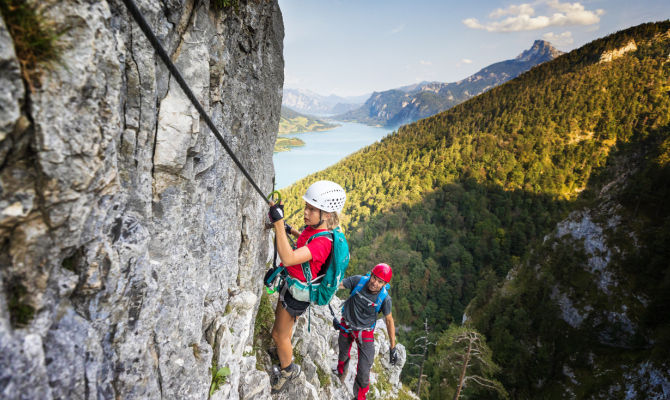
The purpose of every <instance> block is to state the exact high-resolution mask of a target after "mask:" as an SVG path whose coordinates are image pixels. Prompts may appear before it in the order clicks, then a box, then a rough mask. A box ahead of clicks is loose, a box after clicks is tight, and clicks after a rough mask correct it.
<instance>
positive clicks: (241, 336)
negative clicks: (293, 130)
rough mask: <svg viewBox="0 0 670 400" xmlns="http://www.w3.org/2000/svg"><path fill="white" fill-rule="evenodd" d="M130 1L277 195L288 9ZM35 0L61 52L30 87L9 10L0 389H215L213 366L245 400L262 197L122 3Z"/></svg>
mask: <svg viewBox="0 0 670 400" xmlns="http://www.w3.org/2000/svg"><path fill="white" fill-rule="evenodd" d="M35 3H37V2H35ZM137 3H138V7H139V8H140V10H141V11H142V13H143V15H144V16H145V18H146V19H147V21H148V23H149V25H150V26H151V27H152V29H153V30H154V31H155V32H156V34H157V36H158V37H159V39H160V40H161V42H162V43H163V44H164V45H165V47H166V49H167V51H168V54H170V57H171V59H172V60H173V61H174V62H175V64H176V65H177V67H178V68H179V69H180V71H181V72H182V75H183V76H184V78H185V79H186V81H187V82H188V83H189V85H190V86H191V88H192V89H193V91H194V93H195V95H196V97H197V98H198V99H199V101H200V102H201V103H202V104H203V106H204V108H205V109H206V110H207V111H208V112H209V113H210V115H211V116H212V118H213V120H214V122H215V124H216V125H217V126H218V128H219V131H220V132H221V133H222V135H223V136H224V138H225V140H226V141H227V143H228V145H229V146H230V147H231V148H232V150H233V151H234V152H235V153H236V155H237V156H238V158H239V159H240V161H241V162H242V164H243V165H245V166H246V168H247V169H248V170H249V173H250V174H251V176H252V177H254V180H255V181H256V182H257V183H258V185H259V186H260V187H261V188H262V189H263V190H267V191H268V192H270V190H271V189H272V177H273V175H274V173H273V166H272V149H273V145H274V141H275V137H276V129H277V125H278V121H279V111H280V104H281V89H282V84H283V57H282V50H283V48H282V46H283V45H282V40H283V34H284V33H283V23H282V18H281V13H280V10H279V7H278V4H277V2H276V1H262V2H245V1H241V2H239V4H238V5H237V6H232V7H229V8H225V9H223V10H217V9H215V8H214V7H213V6H210V3H209V2H206V1H205V2H199V1H194V0H166V1H160V2H157V1H149V0H137ZM236 3H237V2H236ZM40 7H41V11H42V12H43V15H44V17H45V18H46V19H47V20H49V21H50V22H51V23H53V24H54V25H55V28H56V30H57V31H59V32H60V31H63V32H64V33H63V35H62V36H61V41H62V44H63V51H62V58H61V61H60V62H59V63H56V64H54V66H53V67H52V68H51V69H50V70H49V71H47V72H46V73H45V74H44V76H43V77H42V80H41V82H40V84H39V85H36V86H35V89H34V90H33V91H28V90H25V88H26V85H25V84H24V82H23V81H22V79H21V73H20V69H19V63H18V61H17V59H16V56H15V53H14V49H13V42H12V39H11V37H10V36H9V34H8V31H7V28H6V26H5V23H4V21H0V65H1V66H2V67H1V68H0V105H1V106H0V248H1V251H0V274H1V279H2V285H0V397H2V398H7V399H15V398H26V399H51V398H90V397H95V398H105V399H106V398H110V399H111V398H124V399H125V398H127V399H136V398H163V397H164V398H179V399H189V398H194V399H204V398H207V397H208V393H209V389H210V383H211V381H212V378H211V373H210V367H211V365H212V362H213V361H214V362H215V363H217V364H218V365H219V366H227V367H228V368H229V369H230V371H231V373H230V375H229V376H228V377H227V380H226V384H225V385H224V387H223V388H222V389H221V390H220V391H219V393H223V394H224V398H230V399H236V398H240V397H243V398H252V397H253V396H250V394H249V393H248V392H244V393H243V392H242V391H241V390H240V387H243V386H244V385H243V384H244V382H246V381H247V380H248V379H250V378H253V377H255V376H259V375H263V376H265V377H267V374H264V373H262V372H260V371H257V370H256V369H255V357H249V356H246V355H245V354H244V350H245V347H246V346H247V345H248V344H250V343H251V340H252V334H253V322H254V319H255V313H256V310H257V307H258V299H259V294H260V290H261V287H260V286H261V282H260V280H259V278H258V277H259V276H262V270H263V269H264V268H265V261H266V259H267V244H266V241H267V231H266V230H265V228H264V220H263V217H264V215H265V207H266V206H265V203H264V201H263V199H262V198H261V197H260V196H259V195H258V194H257V193H255V192H254V191H253V190H252V188H251V185H250V184H249V183H248V182H247V181H246V180H245V178H244V177H243V175H242V174H241V173H240V171H239V170H238V168H237V167H236V166H235V165H234V164H233V162H232V161H231V159H230V157H229V156H228V155H227V154H225V152H224V151H223V148H222V147H221V146H220V145H219V143H217V142H216V140H215V139H214V137H213V136H212V134H211V132H209V129H208V128H207V127H206V126H205V124H204V123H202V122H203V121H202V120H201V118H200V116H199V115H198V114H197V112H196V111H195V108H194V107H193V106H192V105H191V104H190V103H189V101H188V100H187V98H186V96H185V95H184V94H183V93H182V91H181V89H180V88H179V87H178V85H177V84H176V82H175V81H174V79H173V78H171V76H170V75H169V73H168V72H167V69H166V68H165V66H164V65H163V64H162V63H161V62H160V61H159V60H158V59H157V57H156V56H155V55H154V51H153V50H152V48H151V46H150V44H149V42H148V41H147V39H146V38H145V37H144V35H143V34H142V32H141V31H140V29H139V28H138V27H137V25H136V24H135V23H134V22H133V21H132V20H131V18H130V16H129V14H128V13H127V10H126V8H125V6H124V5H123V3H121V2H118V1H72V0H62V1H48V2H40ZM66 28H67V29H66ZM266 379H267V378H266Z"/></svg>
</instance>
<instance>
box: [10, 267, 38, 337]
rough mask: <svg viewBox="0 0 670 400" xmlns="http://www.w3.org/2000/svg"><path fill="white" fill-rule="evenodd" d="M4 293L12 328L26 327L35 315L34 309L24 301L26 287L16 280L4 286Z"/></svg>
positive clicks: (26, 292)
mask: <svg viewBox="0 0 670 400" xmlns="http://www.w3.org/2000/svg"><path fill="white" fill-rule="evenodd" d="M5 293H6V296H7V309H8V310H9V321H10V322H11V324H12V326H13V327H15V328H22V327H24V326H26V325H28V323H29V322H30V321H31V320H32V319H33V316H34V315H35V308H34V307H33V306H32V305H30V304H28V302H27V301H26V296H27V295H28V290H27V289H26V287H25V286H23V284H22V283H21V282H20V281H19V280H18V279H15V280H11V281H9V282H7V283H6V284H5Z"/></svg>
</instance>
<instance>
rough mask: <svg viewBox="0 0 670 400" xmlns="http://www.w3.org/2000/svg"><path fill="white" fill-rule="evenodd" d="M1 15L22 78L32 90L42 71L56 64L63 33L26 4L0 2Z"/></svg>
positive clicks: (18, 0)
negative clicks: (12, 42) (10, 38)
mask: <svg viewBox="0 0 670 400" xmlns="http://www.w3.org/2000/svg"><path fill="white" fill-rule="evenodd" d="M0 13H2V18H3V20H4V21H5V24H6V25H7V29H8V30H9V33H10V35H11V36H12V40H13V41H14V50H15V51H16V57H17V58H18V60H19V64H21V73H22V74H23V78H24V79H25V80H26V82H27V83H28V86H29V87H30V89H31V90H33V89H34V88H35V87H37V86H39V84H40V76H41V74H42V72H43V71H44V69H45V68H49V67H50V66H51V65H52V64H53V63H54V62H57V61H58V60H59V58H60V55H61V52H62V45H61V44H60V43H59V38H60V36H61V35H62V32H61V33H59V32H57V31H56V29H55V27H54V26H53V24H52V23H51V22H49V21H48V20H47V19H46V18H45V17H44V16H43V15H42V14H40V12H38V11H37V9H36V7H35V6H33V5H31V4H28V2H27V1H25V0H0Z"/></svg>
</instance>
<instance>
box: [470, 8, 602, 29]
mask: <svg viewBox="0 0 670 400" xmlns="http://www.w3.org/2000/svg"><path fill="white" fill-rule="evenodd" d="M536 4H537V6H538V7H540V8H542V11H543V14H546V15H538V16H535V13H536V11H535V9H534V8H533V7H532V6H531V5H530V4H525V3H524V4H519V5H511V6H509V7H507V8H506V9H501V8H499V9H497V10H495V11H493V12H491V13H490V14H489V18H491V19H493V20H494V21H490V22H487V23H481V22H479V20H478V19H476V18H467V19H465V20H463V24H465V26H467V27H468V28H472V29H483V30H487V31H489V32H518V31H532V30H537V29H544V28H548V27H551V26H571V25H594V24H597V23H598V22H600V16H601V15H603V14H604V13H605V11H604V10H602V9H597V10H593V11H590V10H586V9H585V8H584V6H583V5H582V4H581V3H561V2H560V1H559V0H541V1H540V2H538V3H536ZM503 17H506V18H504V19H501V18H503ZM495 20H497V21H495Z"/></svg>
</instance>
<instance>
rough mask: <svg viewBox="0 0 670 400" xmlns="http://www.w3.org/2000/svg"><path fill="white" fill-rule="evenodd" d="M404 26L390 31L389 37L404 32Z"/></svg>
mask: <svg viewBox="0 0 670 400" xmlns="http://www.w3.org/2000/svg"><path fill="white" fill-rule="evenodd" d="M405 26H406V24H402V25H398V26H396V27H395V28H393V29H391V31H390V32H389V33H390V34H391V35H395V34H396V33H400V32H402V31H404V30H405Z"/></svg>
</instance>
